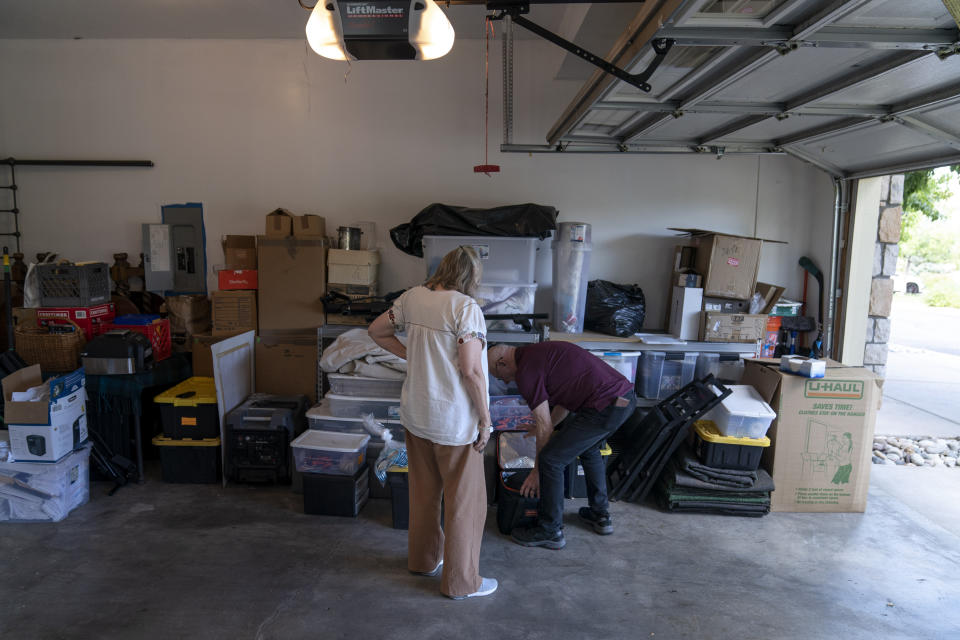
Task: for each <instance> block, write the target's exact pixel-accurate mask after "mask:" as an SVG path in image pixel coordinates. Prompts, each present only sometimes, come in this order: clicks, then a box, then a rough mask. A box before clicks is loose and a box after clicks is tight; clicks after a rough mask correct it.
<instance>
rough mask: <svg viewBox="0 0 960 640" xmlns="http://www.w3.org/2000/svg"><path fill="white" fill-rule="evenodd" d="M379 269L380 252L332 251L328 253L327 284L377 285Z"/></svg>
mask: <svg viewBox="0 0 960 640" xmlns="http://www.w3.org/2000/svg"><path fill="white" fill-rule="evenodd" d="M379 267H380V252H379V251H348V250H345V249H330V251H329V252H328V253H327V282H329V283H330V284H338V285H351V284H355V285H376V283H377V271H378V270H379Z"/></svg>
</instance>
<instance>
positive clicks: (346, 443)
mask: <svg viewBox="0 0 960 640" xmlns="http://www.w3.org/2000/svg"><path fill="white" fill-rule="evenodd" d="M368 442H370V436H368V435H366V434H363V433H340V432H339V431H319V430H317V429H308V430H306V431H304V432H303V433H302V434H300V436H298V437H297V439H296V440H294V441H293V442H291V443H290V446H292V447H299V448H301V449H323V450H324V451H337V452H340V453H353V452H354V451H359V450H360V449H362V448H364V447H365V446H367V443H368Z"/></svg>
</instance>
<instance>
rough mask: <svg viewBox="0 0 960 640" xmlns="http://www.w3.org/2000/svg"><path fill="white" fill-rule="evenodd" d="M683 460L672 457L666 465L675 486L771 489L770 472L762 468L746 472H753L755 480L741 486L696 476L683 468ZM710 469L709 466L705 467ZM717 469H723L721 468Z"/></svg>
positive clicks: (704, 488) (716, 489)
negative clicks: (751, 483) (750, 483)
mask: <svg viewBox="0 0 960 640" xmlns="http://www.w3.org/2000/svg"><path fill="white" fill-rule="evenodd" d="M682 465H683V462H682V459H681V460H677V458H673V459H671V460H670V463H669V465H668V466H667V473H671V474H673V482H674V484H675V485H676V486H677V487H685V488H689V489H703V490H706V491H716V492H721V493H722V492H742V491H744V490H749V491H758V492H764V491H765V492H770V491H773V489H774V485H773V478H771V477H770V474H769V473H767V472H766V471H764V470H763V469H757V470H756V471H751V472H748V473H755V474H756V477H757V481H756V482H754V483H753V485H751V486H743V485H736V484H728V483H724V482H713V481H706V480H702V479H700V478H697V477H695V476H693V475H691V474H690V473H688V472H687V471H685V470H684V468H683V466H682ZM705 468H707V469H710V467H705ZM718 471H724V470H722V469H720V470H718Z"/></svg>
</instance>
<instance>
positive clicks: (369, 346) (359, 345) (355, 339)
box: [320, 328, 403, 373]
mask: <svg viewBox="0 0 960 640" xmlns="http://www.w3.org/2000/svg"><path fill="white" fill-rule="evenodd" d="M368 356H372V357H373V358H375V361H376V362H378V363H379V364H381V365H386V364H387V363H388V362H389V363H402V362H403V360H401V359H400V358H398V357H397V356H395V355H393V354H392V353H390V352H389V351H387V350H386V349H383V348H381V347H380V346H379V345H377V343H376V342H374V341H373V339H372V338H370V336H369V335H367V330H366V329H364V328H357V329H350V330H349V331H345V332H344V333H342V334H341V335H340V336H339V337H337V339H336V340H334V341H333V344H331V345H330V346H329V347H327V348H326V349H324V350H323V355H322V356H321V357H320V368H321V369H323V370H324V371H326V372H327V373H333V372H334V371H339V370H340V368H341V367H343V366H344V365H345V364H347V363H349V362H351V361H353V360H364V361H366V360H365V359H366V358H367V357H368ZM401 366H403V365H401Z"/></svg>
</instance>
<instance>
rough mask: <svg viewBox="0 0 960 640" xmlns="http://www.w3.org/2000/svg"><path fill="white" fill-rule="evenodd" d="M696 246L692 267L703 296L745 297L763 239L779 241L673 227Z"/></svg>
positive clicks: (754, 276) (754, 278)
mask: <svg viewBox="0 0 960 640" xmlns="http://www.w3.org/2000/svg"><path fill="white" fill-rule="evenodd" d="M670 229H671V231H681V232H683V233H685V234H688V235H689V236H690V241H689V243H688V245H689V246H692V247H695V248H696V257H695V259H694V269H695V271H696V272H697V273H700V274H701V275H702V276H703V295H704V296H715V297H718V298H735V299H739V300H747V299H748V298H750V296H752V295H753V288H754V286H755V285H756V284H757V269H758V268H759V267H760V249H761V247H762V246H763V243H764V242H779V241H777V240H764V239H762V238H750V237H746V236H735V235H730V234H723V233H717V232H716V231H706V230H704V229H677V228H674V227H671V228H670Z"/></svg>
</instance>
